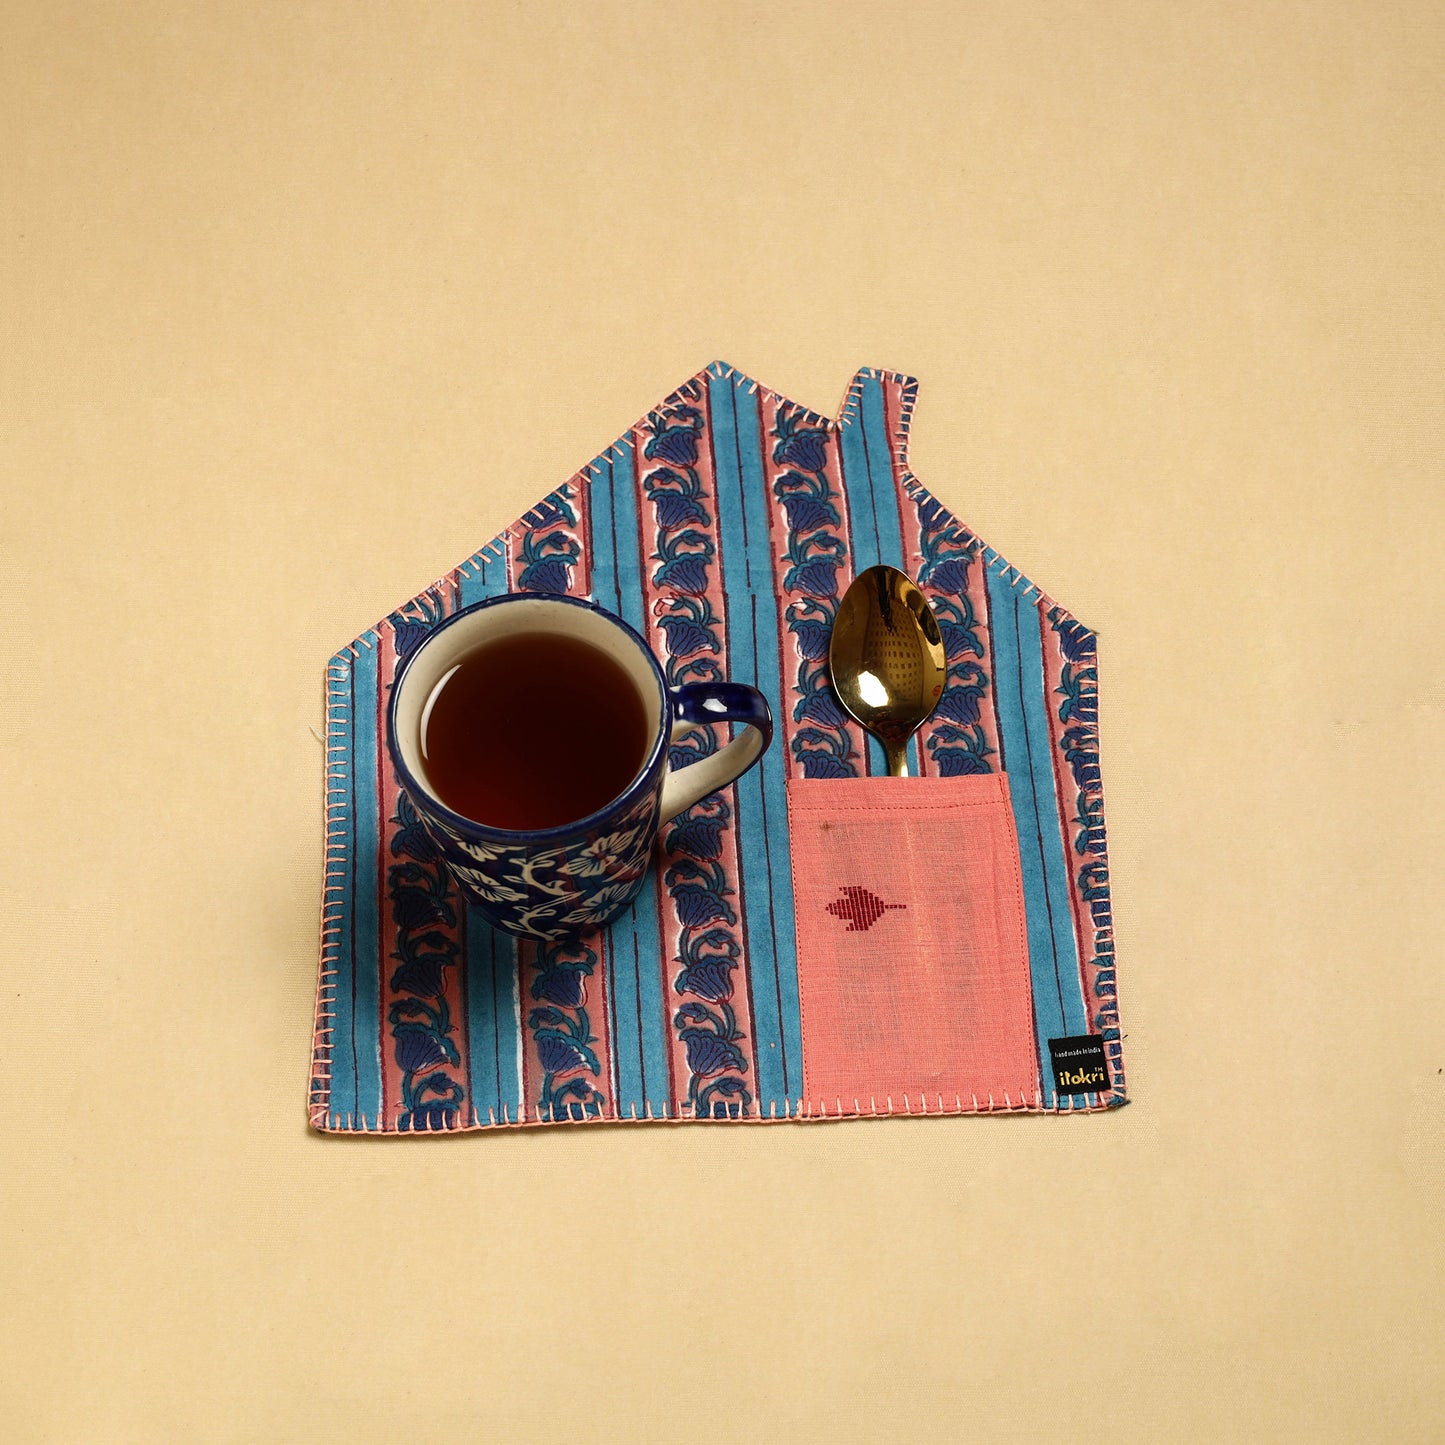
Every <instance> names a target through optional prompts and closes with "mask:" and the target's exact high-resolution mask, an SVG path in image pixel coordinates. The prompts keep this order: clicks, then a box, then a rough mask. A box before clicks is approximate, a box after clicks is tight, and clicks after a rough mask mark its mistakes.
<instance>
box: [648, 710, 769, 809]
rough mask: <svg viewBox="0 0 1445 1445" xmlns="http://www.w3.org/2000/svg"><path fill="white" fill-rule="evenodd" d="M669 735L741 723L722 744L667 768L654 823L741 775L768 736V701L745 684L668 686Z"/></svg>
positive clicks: (764, 744) (762, 747)
mask: <svg viewBox="0 0 1445 1445" xmlns="http://www.w3.org/2000/svg"><path fill="white" fill-rule="evenodd" d="M669 693H670V695H671V698H672V716H673V724H672V736H673V737H678V736H679V735H680V734H682V733H684V732H686V731H687V730H688V729H689V728H693V727H697V726H698V725H699V724H702V723H715V722H740V723H746V724H747V727H746V728H744V729H743V731H742V732H740V733H739V734H738V735H737V736H736V737H735V738H734V739H733V740H732V741H731V742H730V743H729V744H728V745H727V746H726V747H725V748H722V749H720V750H719V751H718V752H715V753H713V754H712V755H711V756H710V757H706V758H704V759H703V760H702V761H701V762H698V763H693V764H691V765H690V766H688V767H685V768H669V769H668V771H667V776H666V777H665V778H664V779H663V782H662V804H661V811H660V813H659V814H658V822H659V823H666V822H667V821H668V820H669V819H670V818H675V817H677V815H678V814H679V813H682V812H686V810H687V809H688V808H690V807H692V805H693V804H694V803H696V802H698V801H699V800H700V799H702V798H705V797H707V795H708V794H709V793H715V792H717V790H718V789H719V788H725V787H727V785H728V784H729V783H730V782H732V781H733V779H734V778H739V777H741V776H742V775H743V774H744V773H745V772H747V770H748V769H749V768H750V767H752V765H753V764H754V763H755V762H757V760H758V759H759V758H760V757H762V755H763V754H764V753H765V752H766V751H767V747H768V744H769V743H770V742H772V740H773V714H772V712H771V710H770V709H769V707H768V700H767V698H765V697H764V696H763V695H762V693H760V692H759V691H758V690H757V688H755V687H749V686H748V685H747V684H746V683H745V682H688V683H684V684H683V685H682V686H681V687H674V688H670V689H669Z"/></svg>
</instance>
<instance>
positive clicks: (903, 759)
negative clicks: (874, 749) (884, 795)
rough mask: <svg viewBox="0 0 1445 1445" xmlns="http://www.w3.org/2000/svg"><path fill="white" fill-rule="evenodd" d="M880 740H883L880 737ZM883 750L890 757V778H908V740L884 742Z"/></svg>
mask: <svg viewBox="0 0 1445 1445" xmlns="http://www.w3.org/2000/svg"><path fill="white" fill-rule="evenodd" d="M878 741H879V742H883V739H882V738H879V740H878ZM883 752H884V755H885V756H886V757H887V759H888V776H889V777H890V778H906V777H907V776H908V741H907V739H905V740H904V741H903V742H901V743H883Z"/></svg>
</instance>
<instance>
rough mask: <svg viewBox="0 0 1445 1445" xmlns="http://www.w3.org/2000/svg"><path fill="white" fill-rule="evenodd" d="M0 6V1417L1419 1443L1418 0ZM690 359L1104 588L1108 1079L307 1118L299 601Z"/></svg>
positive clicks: (1432, 251)
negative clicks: (459, 1122)
mask: <svg viewBox="0 0 1445 1445" xmlns="http://www.w3.org/2000/svg"><path fill="white" fill-rule="evenodd" d="M0 26H3V34H0V42H3V43H0V56H3V60H0V65H3V75H0V107H3V114H4V130H3V144H0V155H3V166H4V174H3V178H0V194H3V197H4V205H3V228H0V247H3V251H0V287H3V296H4V310H3V317H4V327H5V334H4V345H3V348H0V367H3V377H4V385H3V392H0V420H3V426H0V447H3V459H4V460H3V465H4V477H3V492H0V508H3V512H0V516H3V531H0V541H3V549H4V555H3V576H0V587H3V626H4V636H5V652H6V654H7V656H8V658H9V665H8V666H7V667H6V668H5V682H4V686H3V688H0V728H3V732H0V739H3V755H0V756H3V761H0V769H3V788H0V796H3V798H4V804H3V814H0V847H3V849H4V859H3V864H4V866H3V877H4V884H3V888H4V893H3V899H0V910H3V911H0V948H3V951H4V953H3V960H4V974H3V988H0V1009H3V1019H0V1023H3V1027H0V1075H3V1078H0V1082H3V1089H4V1094H3V1106H0V1115H3V1120H4V1159H3V1174H0V1224H3V1231H4V1232H3V1241H4V1242H3V1254H0V1321H3V1335H0V1434H3V1436H4V1438H5V1439H6V1440H8V1441H17V1442H32V1441H64V1442H69V1441H79V1442H127V1441H183V1442H185V1441H258V1442H271V1441H277V1442H287V1441H297V1442H301V1441H305V1442H308V1445H309V1442H320V1441H338V1442H339V1441H346V1442H362V1441H367V1442H369V1441H377V1442H381V1441H387V1442H395V1441H399V1440H428V1439H452V1440H484V1439H485V1440H499V1441H522V1442H532V1441H540V1442H548V1441H559V1442H561V1441H566V1442H574V1441H593V1440H599V1441H600V1440H607V1441H611V1440H616V1441H629V1442H630V1441H657V1442H675V1441H683V1440H702V1441H713V1440H716V1441H724V1440H725V1441H731V1442H743V1445H750V1442H754V1441H757V1442H773V1441H777V1442H793V1441H814V1440H817V1441H823V1440H828V1441H840V1440H848V1441H852V1440H859V1441H894V1440H896V1441H922V1440H941V1441H953V1440H965V1439H981V1440H993V1439H1007V1438H1014V1437H1019V1438H1023V1439H1028V1440H1041V1441H1048V1442H1055V1441H1075V1440H1077V1441H1094V1440H1100V1439H1105V1440H1107V1439H1114V1440H1129V1441H1151V1442H1152V1441H1160V1440H1172V1439H1179V1440H1189V1439H1203V1438H1215V1439H1257V1440H1360V1439H1375V1440H1390V1441H1396V1440H1428V1439H1439V1438H1440V1431H1441V1429H1442V1425H1441V1420H1442V1413H1445V1386H1442V1365H1441V1359H1442V1350H1445V1329H1442V1316H1441V1306H1440V1287H1441V1284H1442V1264H1445V1250H1442V1239H1441V1203H1440V1193H1441V1186H1442V1182H1445V1171H1442V1150H1441V1129H1440V1117H1441V1107H1442V1103H1445V1074H1442V1069H1445V1042H1442V1025H1445V1006H1442V990H1441V986H1440V980H1441V976H1442V969H1441V963H1440V959H1439V954H1438V939H1439V937H1440V934H1441V925H1442V922H1445V920H1442V916H1441V915H1442V901H1445V888H1442V884H1441V873H1442V843H1445V836H1442V834H1445V829H1442V825H1441V821H1440V807H1441V795H1442V785H1445V767H1442V763H1441V751H1442V750H1441V734H1442V723H1445V687H1442V683H1441V674H1440V662H1439V656H1440V652H1439V642H1438V638H1439V626H1440V624H1439V621H1438V619H1439V616H1440V609H1441V604H1442V602H1445V589H1442V584H1441V579H1440V564H1441V553H1442V544H1445V527H1442V513H1445V506H1442V497H1441V486H1442V467H1441V460H1442V436H1445V428H1442V409H1441V386H1442V380H1445V286H1442V282H1445V260H1442V257H1445V245H1442V234H1445V231H1442V226H1445V163H1442V147H1441V144H1440V137H1441V132H1442V121H1445V104H1442V97H1445V13H1442V11H1441V9H1440V7H1439V6H1438V5H1419V6H1416V5H1405V4H1380V3H1370V4H1365V3H1362V4H1358V5H1347V4H1326V5H1318V4H1300V5H1279V4H1275V5H1264V6H1260V5H1258V4H1237V5H1236V4H1216V5H1202V4H1192V5H1173V4H1162V3H1139V4H1123V3H1106V4H1102V5H1081V4H1065V3H1060V4H1051V5H1042V4H1016V3H1002V4H967V5H964V4H959V3H954V0H949V3H932V4H913V5H909V6H906V7H905V6H901V5H900V6H893V7H890V6H884V5H879V4H875V3H845V4H817V5H786V4H739V3H730V4H727V5H711V6H693V5H680V4H670V5H662V4H637V3H627V4H620V3H602V4H596V3H585V4H584V3H578V4H575V5H523V4H491V5H487V4H473V5H461V4H437V3H423V4H416V3H395V4H376V3H373V4H368V5H365V6H356V5H343V4H305V3H295V4H278V5H255V4H237V3H224V4H219V3H218V4H207V5H185V4H178V5H175V6H173V7H164V6H160V5H154V4H146V5H124V4H117V5H99V4H95V5H86V6H78V7H72V6H62V5H59V4H56V3H54V0H32V3H29V4H23V3H13V0H12V3H10V4H8V5H6V6H5V7H4V15H3V21H0ZM715 357H723V358H725V359H727V360H729V361H731V362H734V363H735V364H737V365H739V366H741V367H743V368H745V369H746V370H748V371H750V372H751V373H752V374H754V375H755V376H757V377H758V378H760V379H761V380H763V381H764V382H766V383H767V384H768V385H770V386H773V387H775V388H777V389H779V390H781V391H783V392H784V393H786V394H788V395H791V396H793V397H796V398H797V399H799V400H801V401H803V402H806V403H808V404H809V405H812V406H814V407H817V408H820V409H823V410H826V411H829V412H832V411H833V410H835V409H836V406H837V404H838V402H839V400H840V399H841V396H842V392H843V389H844V386H845V384H846V383H847V381H848V379H849V377H850V376H851V374H852V372H853V369H854V368H855V367H856V366H857V365H859V364H863V363H867V364H876V365H882V366H889V367H896V368H899V369H904V370H908V371H911V372H912V373H914V374H915V375H917V376H918V377H920V378H921V380H922V383H923V386H922V391H921V395H920V400H919V406H918V412H917V418H916V425H915V431H914V444H913V453H912V457H913V462H914V465H915V469H916V470H917V472H918V473H919V475H920V476H921V477H922V478H923V479H924V480H925V481H926V482H927V484H928V485H929V486H931V487H933V488H934V489H935V490H936V491H937V492H938V493H939V494H940V495H941V496H942V497H943V499H944V500H945V501H946V502H948V503H949V504H950V505H952V506H953V507H955V508H956V509H957V510H958V511H959V513H960V514H961V515H962V516H963V517H964V518H965V519H966V520H967V521H968V522H969V523H970V524H971V525H972V526H974V527H975V528H976V529H978V530H979V531H980V532H981V533H982V534H983V536H985V537H986V538H987V539H988V540H989V541H990V542H991V543H993V544H994V545H995V546H997V547H998V548H999V549H1000V550H1001V551H1003V552H1004V554H1005V555H1006V556H1008V557H1009V558H1010V559H1011V560H1013V561H1015V562H1016V563H1018V564H1019V565H1020V566H1021V567H1023V568H1024V569H1025V570H1026V571H1027V572H1029V573H1030V574H1031V575H1032V576H1033V577H1035V578H1036V579H1038V580H1039V581H1040V582H1041V583H1042V584H1044V585H1045V586H1047V587H1048V588H1049V589H1050V590H1051V591H1053V592H1054V593H1055V594H1056V595H1058V596H1059V597H1061V598H1062V599H1064V600H1065V601H1066V602H1067V603H1068V605H1069V606H1070V607H1072V608H1073V609H1074V610H1076V611H1077V612H1078V613H1079V614H1080V615H1081V616H1082V617H1083V618H1084V619H1085V620H1086V621H1087V622H1088V623H1090V624H1091V625H1093V626H1095V627H1096V628H1098V629H1099V631H1100V633H1101V635H1102V669H1103V707H1104V715H1103V725H1102V726H1103V746H1104V764H1105V782H1106V787H1107V790H1108V802H1109V823H1110V830H1111V832H1110V836H1111V841H1112V861H1113V873H1114V880H1115V894H1116V900H1117V922H1118V938H1119V949H1120V955H1121V961H1122V969H1121V975H1122V985H1123V987H1122V1004H1123V1010H1124V1021H1125V1026H1126V1030H1127V1033H1128V1043H1127V1049H1128V1057H1129V1062H1130V1065H1131V1069H1130V1083H1131V1088H1132V1092H1133V1094H1134V1097H1135V1100H1136V1102H1135V1103H1133V1104H1132V1105H1131V1106H1130V1107H1128V1108H1127V1109H1124V1110H1122V1111H1121V1112H1119V1113H1118V1114H1115V1115H1111V1116H1108V1117H1097V1118H1084V1119H1073V1120H1068V1119H1052V1118H1041V1119H1040V1118H1031V1119H1003V1120H990V1119H956V1120H942V1121H939V1120H928V1121H895V1122H888V1123H850V1124H844V1125H836V1126H802V1127H796V1128H791V1127H784V1128H776V1129H764V1130H755V1129H726V1128H722V1129H702V1128H676V1129H673V1128H666V1127H658V1128H640V1129H626V1130H621V1129H619V1130H586V1131H577V1132H575V1133H574V1132H568V1131H565V1130H554V1131H547V1132H543V1133H539V1134H532V1133H514V1134H507V1135H500V1136H481V1137H467V1138H457V1139H443V1140H431V1141H410V1142H400V1143H398V1142H395V1141H375V1140H354V1141H348V1140H339V1141H338V1140H327V1139H323V1138H320V1137H317V1136H315V1135H313V1134H311V1133H309V1132H308V1131H307V1128H306V1124H305V1108H304V1104H305V1085H306V1078H307V1065H308V1048H309V1038H310V1026H311V1006H312V992H313V987H314V984H315V971H316V928H317V924H316V918H317V905H318V899H319V887H320V869H321V863H320V860H321V812H320V785H321V752H320V748H319V745H318V743H317V741H316V738H315V737H314V736H313V729H314V728H316V727H318V726H319V725H320V722H321V708H320V695H321V679H322V670H323V666H324V664H325V661H326V659H327V657H328V656H329V655H330V653H331V652H332V651H333V650H334V649H335V648H336V647H337V646H339V645H340V644H341V643H343V642H345V641H347V640H348V639H350V638H351V637H352V636H353V635H354V634H356V633H357V632H359V631H361V630H362V629H363V628H365V627H366V626H368V625H369V624H370V623H372V622H373V621H374V620H375V619H376V618H377V617H378V616H380V615H381V614H383V613H384V612H386V611H388V610H389V609H390V608H391V607H393V606H395V605H396V604H398V603H400V602H401V601H403V600H404V599H406V598H408V597H410V596H411V595H412V594H413V593H415V592H416V591H417V590H418V589H419V588H420V587H421V586H423V585H425V584H426V583H428V582H430V581H431V580H432V578H433V577H435V576H436V575H437V574H438V573H439V572H441V571H443V570H445V569H446V568H448V567H450V566H452V565H453V564H454V563H455V562H457V561H458V560H459V559H460V558H461V557H463V556H465V555H466V554H467V553H468V552H469V551H470V550H471V549H472V548H473V547H474V546H476V545H478V544H479V543H480V542H482V541H483V540H485V539H486V538H488V537H490V536H491V535H492V534H493V533H494V532H495V531H497V530H498V528H499V527H500V526H501V525H503V524H504V523H505V522H507V521H508V520H509V519H510V518H511V517H512V516H513V515H514V514H516V513H517V512H518V511H520V510H521V509H522V508H523V507H524V506H525V505H527V504H529V503H530V502H532V501H533V500H535V499H536V498H537V497H538V496H539V495H540V494H541V493H543V492H544V491H546V490H548V489H549V488H550V487H552V486H553V485H555V484H556V483H557V482H559V481H561V480H562V479H564V478H565V477H566V476H567V475H569V474H570V473H571V472H572V471H573V470H574V469H575V468H577V467H578V466H579V465H581V464H582V463H584V462H586V461H588V460H589V459H590V458H591V457H592V456H593V455H594V453H595V452H596V451H597V450H598V449H599V448H600V447H602V446H603V445H605V444H606V443H608V442H609V441H610V440H611V439H612V438H613V437H614V436H616V435H617V433H618V432H619V431H620V430H622V428H623V427H624V426H626V425H627V424H629V423H630V422H631V421H632V420H633V418H634V417H635V416H636V415H637V414H638V413H639V412H640V411H641V410H642V409H643V408H645V407H646V406H648V405H649V404H651V403H652V402H654V401H655V400H657V399H658V398H659V397H660V396H661V395H663V394H664V393H665V392H666V391H667V390H669V389H670V388H671V387H673V386H674V385H676V384H677V383H678V382H680V381H682V380H683V379H684V378H686V377H687V376H689V375H691V374H692V373H693V372H694V371H695V370H697V369H698V368H699V367H700V366H702V365H703V364H704V363H706V362H708V361H709V360H712V359H713V358H715Z"/></svg>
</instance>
